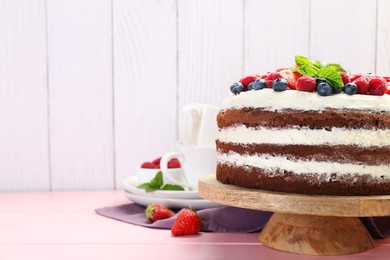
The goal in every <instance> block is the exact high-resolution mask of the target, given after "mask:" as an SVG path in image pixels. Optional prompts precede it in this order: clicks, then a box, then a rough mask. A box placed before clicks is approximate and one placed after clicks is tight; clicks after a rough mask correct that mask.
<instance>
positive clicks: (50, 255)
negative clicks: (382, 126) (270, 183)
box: [0, 191, 390, 260]
mask: <svg viewBox="0 0 390 260" xmlns="http://www.w3.org/2000/svg"><path fill="white" fill-rule="evenodd" d="M125 203H130V201H129V200H127V199H126V198H125V197H124V195H123V194H122V192H121V191H91V192H36V193H0V259H67V260H68V259H72V260H73V259H127V260H132V259H273V260H276V259H289V260H294V259H300V260H301V259H303V260H304V259H365V260H366V259H370V260H372V259H389V256H390V239H385V240H377V241H376V247H375V248H374V249H372V250H369V251H367V252H364V253H361V254H355V255H349V256H340V257H318V256H302V255H295V254H290V253H284V252H280V251H277V250H274V249H270V248H267V247H265V246H263V245H262V244H260V243H259V242H258V241H257V236H258V234H222V233H201V234H199V235H197V236H187V237H172V236H171V234H170V231H169V230H157V229H148V228H143V227H138V226H134V225H131V224H126V223H122V222H120V221H116V220H112V219H108V218H105V217H102V216H99V215H96V214H95V212H94V209H96V208H100V207H106V206H114V205H121V204H125Z"/></svg>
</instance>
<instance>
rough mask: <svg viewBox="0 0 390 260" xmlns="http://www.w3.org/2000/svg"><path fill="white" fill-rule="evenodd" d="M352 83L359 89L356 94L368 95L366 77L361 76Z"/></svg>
mask: <svg viewBox="0 0 390 260" xmlns="http://www.w3.org/2000/svg"><path fill="white" fill-rule="evenodd" d="M351 79H352V78H351ZM352 82H353V83H355V84H356V86H357V88H358V90H357V92H356V93H357V94H367V93H368V80H367V79H366V78H365V77H362V76H360V77H358V78H357V79H355V80H354V81H352Z"/></svg>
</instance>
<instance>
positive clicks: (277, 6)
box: [245, 0, 309, 75]
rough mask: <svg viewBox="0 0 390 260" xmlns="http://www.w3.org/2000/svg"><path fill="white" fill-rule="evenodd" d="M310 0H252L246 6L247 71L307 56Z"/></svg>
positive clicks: (271, 67)
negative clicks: (296, 56) (297, 56)
mask: <svg viewBox="0 0 390 260" xmlns="http://www.w3.org/2000/svg"><path fill="white" fill-rule="evenodd" d="M308 47H309V1H308V0H295V1H285V0H273V1H269V0H261V1H256V0H250V1H247V4H246V7H245V74H246V75H247V74H252V75H253V74H265V73H267V72H269V71H274V70H275V69H277V68H284V67H291V66H292V65H293V64H294V56H295V55H297V54H299V55H304V56H308V54H309V53H308Z"/></svg>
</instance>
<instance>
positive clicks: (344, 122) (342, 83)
mask: <svg viewBox="0 0 390 260" xmlns="http://www.w3.org/2000/svg"><path fill="white" fill-rule="evenodd" d="M295 62H296V65H294V67H292V68H284V69H279V70H277V71H275V72H273V73H268V74H267V75H255V76H248V77H245V78H243V79H241V80H240V81H239V82H236V83H234V84H233V85H232V86H231V91H232V94H231V95H230V96H228V97H227V98H226V99H225V101H224V102H223V104H222V106H221V111H220V112H219V114H218V117H217V123H218V128H219V131H218V134H217V140H216V146H217V173H216V176H217V180H219V181H220V182H222V183H225V184H234V185H238V186H242V187H247V188H256V189H264V190H271V191H280V192H288V193H300V194H319V195H348V196H352V195H389V194H390V95H388V94H387V93H386V92H388V87H389V86H390V83H388V82H387V81H390V80H389V78H387V77H379V76H375V75H372V74H353V75H350V74H349V73H347V72H345V70H344V69H343V68H342V67H341V66H340V65H338V64H323V63H320V62H318V61H317V62H312V61H310V60H309V59H307V58H304V57H301V56H297V57H296V59H295ZM324 70H325V72H324ZM389 88H390V87H389Z"/></svg>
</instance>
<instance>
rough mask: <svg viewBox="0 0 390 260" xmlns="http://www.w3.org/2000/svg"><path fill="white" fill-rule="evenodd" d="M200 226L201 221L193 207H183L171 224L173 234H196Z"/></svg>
mask: <svg viewBox="0 0 390 260" xmlns="http://www.w3.org/2000/svg"><path fill="white" fill-rule="evenodd" d="M201 227H202V221H201V220H200V217H199V215H198V214H197V213H196V212H195V210H194V209H192V208H190V209H183V210H182V211H180V212H179V214H178V216H177V218H176V220H175V222H174V223H173V225H172V228H171V233H172V235H173V236H183V235H196V234H198V233H199V231H200V228H201Z"/></svg>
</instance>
